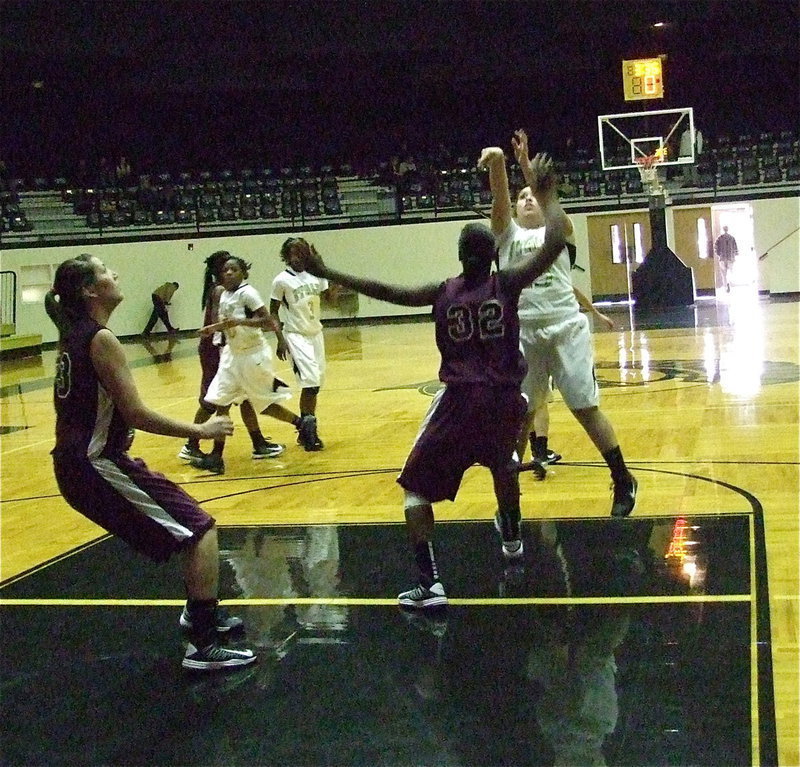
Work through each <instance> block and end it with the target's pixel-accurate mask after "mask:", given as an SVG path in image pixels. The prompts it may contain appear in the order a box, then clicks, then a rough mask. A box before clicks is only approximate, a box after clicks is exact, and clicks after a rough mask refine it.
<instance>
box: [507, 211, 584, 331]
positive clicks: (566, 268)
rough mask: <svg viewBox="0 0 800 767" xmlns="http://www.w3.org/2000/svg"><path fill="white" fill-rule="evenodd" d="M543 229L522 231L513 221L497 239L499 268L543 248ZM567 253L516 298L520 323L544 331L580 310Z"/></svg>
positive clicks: (563, 251)
mask: <svg viewBox="0 0 800 767" xmlns="http://www.w3.org/2000/svg"><path fill="white" fill-rule="evenodd" d="M544 231H545V228H544V227H543V226H541V227H538V228H536V229H524V228H522V227H521V226H520V225H519V224H517V222H516V221H514V220H513V219H512V220H511V221H510V222H509V224H508V226H507V227H506V229H505V230H504V231H503V232H502V233H501V234H499V235H498V236H497V239H496V242H497V247H498V249H499V252H500V268H501V269H502V268H503V267H505V266H507V265H508V264H511V263H515V262H517V261H519V260H520V259H523V258H525V257H527V256H529V255H531V254H532V253H535V252H537V251H538V250H539V249H540V248H541V247H542V245H543V244H544ZM570 268H571V264H570V260H569V252H568V251H567V249H566V248H564V249H563V250H562V251H561V252H560V253H559V254H558V256H557V257H556V260H555V262H554V263H553V264H552V265H551V266H550V268H549V269H548V270H547V271H546V272H545V273H544V274H542V275H540V276H539V277H538V278H537V279H536V280H534V281H533V283H531V285H529V286H528V287H527V288H525V289H524V290H523V291H522V293H521V294H520V297H519V318H520V321H521V322H524V323H526V324H530V325H537V326H540V327H544V326H546V325H552V324H554V323H556V322H562V321H563V320H566V319H569V318H570V317H572V316H574V315H575V314H578V312H579V311H580V306H579V305H578V300H577V299H576V298H575V293H574V292H573V290H572V277H571V275H570Z"/></svg>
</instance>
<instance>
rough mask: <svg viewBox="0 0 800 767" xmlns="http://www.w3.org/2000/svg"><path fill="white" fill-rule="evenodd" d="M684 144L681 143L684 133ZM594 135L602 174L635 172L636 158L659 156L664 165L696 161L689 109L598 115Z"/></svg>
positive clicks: (685, 163) (691, 118)
mask: <svg viewBox="0 0 800 767" xmlns="http://www.w3.org/2000/svg"><path fill="white" fill-rule="evenodd" d="M687 130H688V131H689V134H688V136H687V137H686V140H685V141H683V142H682V141H681V137H682V136H683V134H684V132H685V131H687ZM597 132H598V138H599V144H600V160H601V164H602V167H603V170H620V169H623V168H636V167H638V166H637V163H636V159H637V158H642V157H645V156H646V155H652V154H655V153H656V152H658V153H659V154H660V155H661V156H662V162H663V164H664V165H687V164H693V163H694V161H695V149H696V145H697V141H696V139H697V136H696V133H695V129H694V112H693V109H692V107H682V108H680V109H655V110H651V111H647V112H623V113H621V114H615V115H599V116H598V118H597Z"/></svg>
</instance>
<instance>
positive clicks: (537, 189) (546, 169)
mask: <svg viewBox="0 0 800 767" xmlns="http://www.w3.org/2000/svg"><path fill="white" fill-rule="evenodd" d="M523 173H525V171H524V169H523ZM525 180H526V181H527V182H528V184H529V185H530V187H531V191H532V192H533V193H534V194H535V195H537V196H539V195H548V194H550V193H553V192H554V191H555V188H556V181H557V178H556V171H555V166H554V165H553V159H552V157H550V155H548V154H545V153H544V152H539V153H538V154H537V155H536V156H535V157H534V158H533V160H531V162H530V167H529V168H528V173H525Z"/></svg>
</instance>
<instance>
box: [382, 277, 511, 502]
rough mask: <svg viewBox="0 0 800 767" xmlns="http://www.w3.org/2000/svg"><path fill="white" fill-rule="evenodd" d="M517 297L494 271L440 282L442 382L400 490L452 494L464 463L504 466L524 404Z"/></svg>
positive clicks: (437, 313) (436, 313)
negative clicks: (473, 279) (477, 279)
mask: <svg viewBox="0 0 800 767" xmlns="http://www.w3.org/2000/svg"><path fill="white" fill-rule="evenodd" d="M518 300H519V292H508V291H506V289H505V286H504V283H503V281H502V280H501V278H500V277H499V276H498V275H497V274H492V275H491V276H490V277H489V278H488V279H487V280H485V281H483V282H481V283H478V284H474V285H470V284H469V283H468V282H467V281H466V280H465V279H464V277H463V275H460V276H458V277H453V278H451V279H449V280H445V282H443V283H442V287H441V290H440V293H439V296H438V297H437V299H436V302H435V303H434V305H433V317H434V321H435V322H436V345H437V346H438V347H439V351H440V353H441V355H442V363H441V366H440V368H439V379H440V380H441V381H442V382H443V383H444V384H445V387H444V389H442V390H440V391H439V392H438V393H437V394H436V396H435V397H434V399H433V402H432V404H431V406H430V408H429V409H428V413H427V415H426V416H425V420H424V421H423V424H422V428H421V430H420V433H419V435H418V436H417V439H416V441H415V443H414V447H413V448H412V450H411V454H410V455H409V457H408V460H407V461H406V464H405V466H404V467H403V470H402V472H401V474H400V476H399V477H398V480H397V481H398V482H399V483H400V485H401V487H403V488H404V489H406V490H408V491H410V492H413V493H417V494H418V495H420V496H422V497H423V498H425V499H426V500H428V501H430V502H432V503H433V502H436V501H441V500H444V499H445V498H449V499H450V500H453V499H454V498H455V497H456V493H457V492H458V488H459V486H460V484H461V479H462V477H463V475H464V472H465V471H466V470H467V469H468V468H469V467H470V466H472V465H473V464H475V463H480V464H482V465H483V466H487V467H488V468H490V469H492V468H502V467H506V466H507V465H508V464H509V463H510V462H511V461H512V460H513V455H514V449H515V446H516V441H517V437H518V436H519V429H520V427H521V423H522V418H523V416H524V414H525V410H526V406H525V400H524V398H523V397H522V394H521V393H520V383H521V382H522V379H523V378H524V376H525V371H526V366H525V360H524V358H523V357H522V354H521V353H520V350H519V319H518V317H517V301H518Z"/></svg>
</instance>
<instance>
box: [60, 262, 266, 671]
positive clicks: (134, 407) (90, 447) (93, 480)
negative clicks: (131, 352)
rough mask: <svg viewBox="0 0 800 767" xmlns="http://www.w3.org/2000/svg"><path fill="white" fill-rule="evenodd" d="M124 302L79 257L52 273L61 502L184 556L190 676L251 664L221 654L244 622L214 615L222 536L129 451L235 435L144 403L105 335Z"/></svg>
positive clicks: (110, 277)
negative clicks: (139, 442)
mask: <svg viewBox="0 0 800 767" xmlns="http://www.w3.org/2000/svg"><path fill="white" fill-rule="evenodd" d="M122 299H123V295H122V291H121V290H120V287H119V284H118V283H117V275H116V274H115V273H114V272H112V271H111V270H109V269H108V268H107V267H106V266H105V264H103V262H102V261H100V259H98V258H96V257H94V256H90V255H86V254H82V255H80V256H78V257H77V258H72V259H69V260H67V261H64V262H63V263H62V264H61V265H60V266H59V267H58V269H57V270H56V276H55V283H54V286H53V289H52V291H51V292H50V293H49V294H48V296H47V299H46V303H45V306H46V308H47V313H48V315H49V316H50V318H51V319H52V320H53V322H54V324H55V325H56V327H57V328H58V331H59V340H58V353H57V356H56V375H55V385H54V391H53V394H54V396H53V402H54V405H55V410H56V445H55V448H54V450H53V468H54V471H55V476H56V481H57V482H58V488H59V490H60V491H61V494H62V495H63V496H64V500H66V501H67V503H68V504H69V505H70V506H72V508H74V509H75V510H76V511H78V512H80V513H81V514H83V515H84V516H85V517H88V518H89V519H91V520H92V521H93V522H95V523H96V524H98V525H100V526H101V527H102V528H104V529H105V530H107V531H108V532H110V533H113V534H114V535H117V536H119V537H120V538H121V539H122V540H124V541H125V542H126V543H128V544H129V545H130V546H131V547H133V548H134V549H136V550H137V551H140V552H141V553H143V554H145V555H147V556H149V557H150V558H151V559H154V560H155V561H157V562H163V561H165V560H167V559H168V558H169V557H170V556H171V555H172V554H174V553H176V552H180V553H181V554H183V576H184V583H185V586H186V593H187V595H188V602H187V604H186V607H185V608H184V611H183V613H182V614H181V617H180V625H181V626H182V627H183V628H184V630H185V631H187V633H188V636H189V641H190V644H189V645H188V648H187V650H186V655H185V657H184V659H183V666H184V667H185V668H188V669H196V670H201V671H203V670H214V669H222V668H228V667H232V666H244V665H248V664H250V663H252V662H253V661H254V660H255V656H254V655H253V653H252V652H251V651H250V650H234V649H229V648H227V647H224V646H223V645H222V643H221V642H220V640H219V635H221V634H225V633H229V632H231V631H233V630H237V629H238V630H241V628H242V621H241V619H239V618H236V617H232V616H228V615H227V614H226V613H225V611H224V610H223V609H222V608H220V607H219V606H218V603H217V591H218V583H219V551H218V545H217V528H216V526H215V522H214V520H213V519H212V518H211V517H210V516H209V515H208V514H206V513H205V512H204V511H203V510H202V509H201V508H200V506H199V505H198V504H197V501H195V500H194V498H192V497H191V496H189V495H187V494H186V493H185V492H184V491H183V490H181V488H179V487H178V486H177V485H175V484H174V483H172V482H170V481H169V480H168V479H167V478H166V477H164V476H163V475H161V474H158V473H156V472H153V471H150V470H149V469H148V468H147V466H145V464H144V462H143V461H142V460H141V459H139V458H131V457H130V456H129V455H128V448H129V447H130V443H131V431H130V430H131V429H134V428H135V429H141V430H142V431H147V432H150V433H151V434H163V435H165V436H168V437H184V438H186V437H188V438H192V437H196V438H198V439H214V438H216V437H219V436H222V435H224V434H230V433H231V432H232V431H233V424H232V423H231V421H230V419H229V418H211V419H210V420H208V421H207V422H206V423H204V424H190V423H183V422H181V421H174V420H172V419H171V418H167V417H166V416H164V415H161V414H159V413H156V412H155V411H153V410H151V409H150V408H148V407H147V406H146V405H145V404H144V403H143V402H142V401H141V399H140V398H139V392H138V391H137V389H136V384H135V383H134V380H133V376H132V374H131V371H130V368H129V367H128V363H127V360H126V358H125V352H124V351H123V350H122V345H121V344H120V342H119V341H118V340H117V337H116V336H115V335H114V334H113V333H112V332H111V331H110V330H109V329H108V328H107V327H106V323H107V322H108V320H109V318H110V316H111V314H112V312H113V311H114V309H116V307H117V306H118V305H119V304H120V302H121V301H122Z"/></svg>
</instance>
